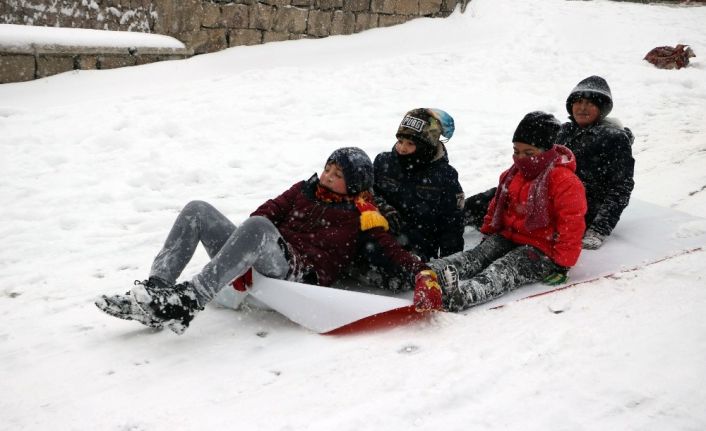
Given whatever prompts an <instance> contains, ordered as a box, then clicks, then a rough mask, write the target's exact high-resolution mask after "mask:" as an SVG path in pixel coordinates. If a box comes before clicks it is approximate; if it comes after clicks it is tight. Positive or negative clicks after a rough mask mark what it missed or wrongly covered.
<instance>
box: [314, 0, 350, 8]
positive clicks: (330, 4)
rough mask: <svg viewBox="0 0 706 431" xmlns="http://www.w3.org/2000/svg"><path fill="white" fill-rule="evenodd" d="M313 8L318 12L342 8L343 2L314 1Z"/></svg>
mask: <svg viewBox="0 0 706 431" xmlns="http://www.w3.org/2000/svg"><path fill="white" fill-rule="evenodd" d="M314 8H315V9H318V10H333V9H341V8H343V0H316V3H315V4H314Z"/></svg>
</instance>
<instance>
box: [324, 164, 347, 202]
mask: <svg viewBox="0 0 706 431" xmlns="http://www.w3.org/2000/svg"><path fill="white" fill-rule="evenodd" d="M319 183H320V184H321V185H322V186H324V187H326V188H327V189H329V190H331V191H332V192H334V193H338V194H340V195H345V194H346V193H347V191H346V179H345V178H344V177H343V170H341V168H340V167H339V166H338V165H337V164H335V163H327V164H326V166H324V171H323V172H322V173H321V179H320V180H319Z"/></svg>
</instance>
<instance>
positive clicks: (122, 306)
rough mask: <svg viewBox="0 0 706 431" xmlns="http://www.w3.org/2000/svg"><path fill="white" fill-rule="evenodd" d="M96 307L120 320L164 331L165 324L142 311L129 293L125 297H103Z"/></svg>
mask: <svg viewBox="0 0 706 431" xmlns="http://www.w3.org/2000/svg"><path fill="white" fill-rule="evenodd" d="M95 304H96V307H98V308H99V309H100V310H101V311H103V312H104V313H106V314H109V315H111V316H113V317H117V318H118V319H124V320H135V321H137V322H140V323H142V324H143V325H145V326H149V327H150V328H155V329H162V328H163V327H164V322H163V321H162V320H160V319H157V318H155V317H153V316H152V315H151V314H148V313H145V311H144V310H142V307H140V306H139V305H138V304H137V302H136V301H135V298H134V297H133V296H132V295H130V292H128V293H127V294H125V295H111V296H108V295H101V297H100V298H98V299H96V302H95Z"/></svg>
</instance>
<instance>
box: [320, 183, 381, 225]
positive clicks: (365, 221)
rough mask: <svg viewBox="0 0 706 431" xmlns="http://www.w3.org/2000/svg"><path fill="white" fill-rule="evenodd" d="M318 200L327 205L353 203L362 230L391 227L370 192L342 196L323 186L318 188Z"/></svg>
mask: <svg viewBox="0 0 706 431" xmlns="http://www.w3.org/2000/svg"><path fill="white" fill-rule="evenodd" d="M315 195H316V199H318V200H320V201H322V202H326V203H334V202H335V203H341V202H351V203H353V204H354V205H355V207H356V209H358V212H360V230H362V231H366V230H368V229H372V228H374V227H382V228H383V229H385V230H389V229H390V226H389V225H388V223H387V220H386V219H385V217H384V216H383V215H382V214H380V211H378V208H377V207H376V206H375V204H374V203H373V195H372V194H371V193H370V192H368V191H365V192H361V193H358V194H357V195H354V196H351V195H342V194H339V193H336V192H333V191H331V190H329V189H327V188H326V187H324V186H322V185H321V184H319V185H317V186H316V192H315Z"/></svg>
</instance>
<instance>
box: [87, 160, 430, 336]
mask: <svg viewBox="0 0 706 431" xmlns="http://www.w3.org/2000/svg"><path fill="white" fill-rule="evenodd" d="M372 182H373V166H372V163H371V161H370V158H368V156H367V155H366V154H365V152H363V151H362V150H360V149H359V148H354V147H350V148H340V149H338V150H336V151H334V152H333V153H332V154H331V156H329V158H328V159H327V161H326V165H325V167H324V170H323V172H322V174H321V178H320V179H319V178H318V177H317V176H316V175H313V176H312V177H311V178H309V180H307V181H300V182H298V183H296V184H295V185H293V186H292V187H291V188H290V189H289V190H287V191H285V192H284V193H282V194H281V195H280V196H278V197H276V198H274V199H271V200H268V201H267V202H265V203H264V204H262V205H261V206H260V207H259V208H258V209H257V210H255V212H253V213H252V214H251V216H250V217H249V218H248V219H247V220H245V221H244V222H243V224H242V225H240V226H239V227H236V226H235V225H234V224H233V223H231V222H230V221H229V220H228V219H227V218H226V217H225V216H224V215H223V214H221V213H220V212H218V210H216V209H215V208H214V207H212V206H211V205H209V204H208V203H206V202H202V201H192V202H190V203H189V204H187V205H186V207H184V209H183V210H182V211H181V212H180V213H179V216H178V217H177V220H176V221H175V222H174V225H173V227H172V229H171V231H170V233H169V235H168V237H167V240H166V242H165V244H164V246H163V247H162V250H161V251H160V252H159V253H158V254H157V256H156V257H155V259H154V262H153V263H152V268H151V270H150V276H149V278H148V279H147V280H145V281H142V282H140V281H137V282H135V287H134V288H133V289H132V290H131V291H130V292H128V293H127V294H126V295H113V296H106V295H103V296H102V297H100V298H99V299H98V300H97V301H96V306H97V307H98V308H99V309H101V310H102V311H104V312H106V313H107V314H110V315H111V316H114V317H118V318H121V319H126V320H137V321H138V322H140V323H142V324H144V325H147V326H151V327H155V328H161V327H163V326H164V325H167V326H168V327H169V328H170V329H171V330H172V331H174V332H176V333H177V334H181V333H183V332H184V331H185V330H186V328H187V327H188V326H189V323H190V322H191V320H192V319H193V318H194V315H195V314H196V313H197V312H199V311H201V310H203V309H204V306H205V305H206V304H207V303H208V302H210V301H211V300H212V299H213V298H214V297H215V296H216V294H217V293H218V292H219V291H220V290H221V289H222V288H223V287H225V286H229V285H230V284H231V283H233V281H234V280H236V283H234V286H235V285H239V286H240V287H241V288H243V289H245V288H247V285H248V282H249V281H248V278H249V277H248V273H249V271H250V270H251V268H254V269H255V270H256V271H258V272H259V273H261V274H263V275H266V276H268V277H273V278H279V279H286V280H292V281H297V282H304V283H309V284H319V285H322V286H328V285H330V284H331V283H333V282H334V281H335V280H336V279H337V278H338V276H339V274H340V273H341V271H342V269H343V268H345V267H346V266H347V265H348V263H349V262H350V261H351V260H352V258H353V256H354V254H355V252H356V249H357V241H358V236H359V233H360V232H361V231H366V232H367V233H368V234H369V237H371V238H374V240H375V241H377V242H378V243H379V244H380V246H381V249H382V250H384V252H385V254H386V256H387V257H388V258H389V259H391V260H392V261H394V262H396V263H397V264H398V265H400V266H401V267H404V268H405V269H407V270H408V271H410V273H411V274H417V278H418V280H419V285H420V288H419V289H418V292H416V297H415V299H416V301H415V303H416V304H417V305H418V307H419V308H420V309H436V308H439V307H440V305H441V290H440V288H439V286H438V283H436V275H435V274H434V273H433V272H432V271H429V270H428V268H427V266H425V265H424V264H423V263H422V262H421V261H420V260H418V259H416V258H415V257H414V256H412V255H411V254H409V253H408V252H406V251H405V250H404V249H402V248H401V246H399V245H398V244H397V242H396V241H395V238H394V237H393V236H392V235H390V234H389V233H387V232H386V230H387V228H388V226H387V221H386V220H385V218H384V217H383V216H382V215H381V214H380V213H379V212H378V211H377V209H376V207H375V206H374V205H373V204H372V195H371V193H370V192H369V189H370V187H371V186H372ZM199 242H200V243H202V244H203V246H204V247H205V248H206V251H207V252H208V254H209V256H210V257H211V261H210V262H209V263H208V264H206V266H205V267H204V268H203V269H202V270H201V271H200V272H199V273H198V274H196V275H195V276H194V277H193V278H192V279H191V280H190V281H185V282H182V283H180V284H175V283H176V280H177V278H178V277H179V275H180V274H181V272H182V271H183V270H184V268H185V267H186V265H187V264H188V262H189V261H190V260H191V257H192V256H193V254H194V251H195V249H196V247H197V246H198V244H199Z"/></svg>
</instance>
